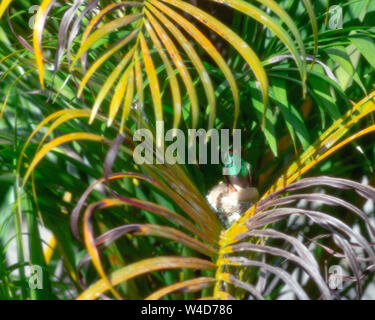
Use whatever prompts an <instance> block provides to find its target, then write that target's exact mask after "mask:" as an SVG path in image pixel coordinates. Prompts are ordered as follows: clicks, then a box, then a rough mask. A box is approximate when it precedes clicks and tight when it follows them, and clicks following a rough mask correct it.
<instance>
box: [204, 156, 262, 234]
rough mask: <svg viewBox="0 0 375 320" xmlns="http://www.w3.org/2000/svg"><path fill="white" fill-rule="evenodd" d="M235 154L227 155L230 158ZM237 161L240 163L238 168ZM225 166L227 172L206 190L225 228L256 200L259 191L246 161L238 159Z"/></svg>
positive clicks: (207, 197) (208, 198) (208, 199)
mask: <svg viewBox="0 0 375 320" xmlns="http://www.w3.org/2000/svg"><path fill="white" fill-rule="evenodd" d="M235 156H236V155H229V157H232V160H233V157H235ZM237 163H240V166H241V167H240V168H239V169H238V168H237V167H236V164H237ZM226 167H227V168H228V173H229V174H228V175H225V176H224V179H223V180H222V181H220V182H219V183H218V184H217V185H215V186H214V187H213V188H212V189H211V190H210V191H209V192H208V194H207V196H206V199H207V201H208V203H209V204H210V205H211V207H212V209H213V210H214V211H215V213H216V215H217V216H218V218H219V220H220V221H221V223H222V224H223V226H224V228H226V229H227V228H229V227H230V226H231V225H232V224H233V223H234V222H236V221H237V220H238V219H239V218H240V217H241V216H242V215H243V214H244V213H245V211H246V210H247V209H249V208H250V206H251V205H252V204H253V203H254V202H255V201H257V200H258V198H259V193H258V189H257V188H255V187H254V186H253V181H252V175H251V165H250V164H249V163H248V162H246V161H244V160H243V159H240V161H238V162H236V161H232V162H231V164H230V165H227V166H226Z"/></svg>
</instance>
